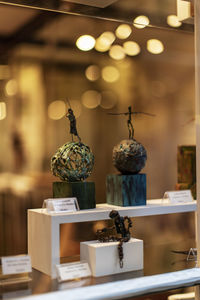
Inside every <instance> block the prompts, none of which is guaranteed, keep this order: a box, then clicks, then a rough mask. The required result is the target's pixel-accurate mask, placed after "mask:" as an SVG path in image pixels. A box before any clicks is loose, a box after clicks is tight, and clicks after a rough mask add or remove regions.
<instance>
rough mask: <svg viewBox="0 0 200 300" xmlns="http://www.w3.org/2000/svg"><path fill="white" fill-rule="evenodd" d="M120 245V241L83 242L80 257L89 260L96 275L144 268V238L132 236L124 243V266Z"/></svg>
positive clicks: (93, 273)
mask: <svg viewBox="0 0 200 300" xmlns="http://www.w3.org/2000/svg"><path fill="white" fill-rule="evenodd" d="M118 245H119V242H108V243H101V242H99V241H89V242H81V243H80V259H81V260H85V261H87V262H88V264H89V265H90V268H91V271H92V275H93V276H94V277H98V276H104V275H111V274H117V273H123V272H130V271H136V270H141V269H143V241H142V240H138V239H134V238H131V239H130V241H129V242H127V243H123V252H124V259H123V268H120V265H119V256H118Z"/></svg>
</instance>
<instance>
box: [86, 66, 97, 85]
mask: <svg viewBox="0 0 200 300" xmlns="http://www.w3.org/2000/svg"><path fill="white" fill-rule="evenodd" d="M85 76H86V77H87V79H88V80H90V81H96V80H97V79H99V77H100V69H99V67H98V66H96V65H91V66H89V67H87V69H86V70H85Z"/></svg>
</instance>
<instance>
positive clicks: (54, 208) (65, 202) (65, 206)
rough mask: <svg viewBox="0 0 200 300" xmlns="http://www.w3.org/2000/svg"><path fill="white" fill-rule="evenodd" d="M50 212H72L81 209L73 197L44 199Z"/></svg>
mask: <svg viewBox="0 0 200 300" xmlns="http://www.w3.org/2000/svg"><path fill="white" fill-rule="evenodd" d="M43 206H46V208H47V211H48V212H58V213H59V212H72V211H77V210H79V206H78V201H77V199H76V198H75V197H73V198H53V199H46V200H44V205H43Z"/></svg>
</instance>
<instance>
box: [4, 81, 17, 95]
mask: <svg viewBox="0 0 200 300" xmlns="http://www.w3.org/2000/svg"><path fill="white" fill-rule="evenodd" d="M5 92H6V94H7V95H8V96H14V95H16V94H17V82H16V80H14V79H11V80H9V81H8V82H7V83H6V86H5Z"/></svg>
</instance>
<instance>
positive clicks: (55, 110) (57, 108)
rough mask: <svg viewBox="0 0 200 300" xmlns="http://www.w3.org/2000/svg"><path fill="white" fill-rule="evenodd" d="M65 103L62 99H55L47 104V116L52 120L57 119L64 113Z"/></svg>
mask: <svg viewBox="0 0 200 300" xmlns="http://www.w3.org/2000/svg"><path fill="white" fill-rule="evenodd" d="M66 107H67V106H66V103H65V102H64V101H62V100H56V101H53V102H51V103H50V104H49V106H48V116H49V118H50V119H52V120H59V119H61V118H63V117H64V115H66Z"/></svg>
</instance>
